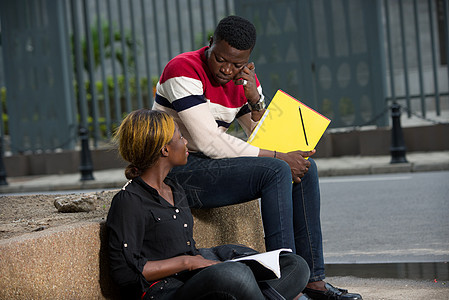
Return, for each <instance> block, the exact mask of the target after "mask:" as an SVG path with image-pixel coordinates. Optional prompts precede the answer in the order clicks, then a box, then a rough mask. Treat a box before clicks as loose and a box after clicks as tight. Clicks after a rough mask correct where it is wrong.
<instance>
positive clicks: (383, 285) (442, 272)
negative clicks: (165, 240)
mask: <svg viewBox="0 0 449 300" xmlns="http://www.w3.org/2000/svg"><path fill="white" fill-rule="evenodd" d="M390 159H391V158H390V157H388V156H375V157H341V158H319V159H316V162H317V165H318V168H319V172H320V176H321V177H327V176H339V175H362V174H384V173H403V172H421V171H441V170H449V150H448V151H442V152H433V153H408V154H407V160H408V163H404V164H390ZM94 177H95V180H93V181H85V182H81V181H80V174H65V175H51V176H34V177H17V178H7V181H8V183H9V184H8V185H7V186H2V187H0V194H3V195H5V194H8V193H36V192H42V191H61V190H79V189H108V188H117V187H120V186H122V185H123V183H124V182H125V181H126V180H125V179H124V175H123V170H122V169H113V170H104V171H96V172H94ZM448 182H449V180H448ZM448 230H449V228H448ZM347 235H348V236H350V232H348V233H347ZM353 267H354V265H351V266H350V265H348V266H347V267H345V266H344V265H341V266H338V265H331V266H329V272H328V273H329V275H330V277H328V279H327V280H328V281H329V282H331V283H333V284H334V285H336V286H341V287H345V288H348V289H350V290H351V291H357V292H359V293H360V294H362V295H363V296H364V299H368V300H369V299H398V300H399V299H435V300H439V299H445V300H447V299H449V282H448V280H449V275H448V273H449V264H448V263H444V262H443V263H441V262H439V263H437V264H434V265H430V266H429V265H424V264H417V265H393V266H391V265H385V266H382V265H358V266H357V265H356V266H355V267H358V268H359V270H358V271H357V272H356V271H353V274H356V275H355V276H340V274H342V271H341V270H349V269H351V268H353ZM376 267H377V268H378V270H377V271H375V272H374V271H373V268H376ZM391 267H393V268H396V269H398V268H399V269H400V271H399V272H396V273H395V275H391V274H390V273H388V272H387V271H388V268H391ZM364 268H366V269H365V270H364ZM401 268H402V269H401ZM410 268H417V270H415V272H411V271H410ZM429 270H430V271H429ZM427 272H429V273H427ZM371 273H372V274H371ZM412 273H413V274H415V275H413V274H412ZM416 274H418V275H416ZM440 278H443V279H442V280H441V279H440Z"/></svg>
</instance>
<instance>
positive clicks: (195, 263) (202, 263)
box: [188, 255, 220, 271]
mask: <svg viewBox="0 0 449 300" xmlns="http://www.w3.org/2000/svg"><path fill="white" fill-rule="evenodd" d="M218 263H220V261H216V260H209V259H205V258H204V257H202V256H201V255H196V256H189V263H188V266H189V271H192V270H196V269H200V268H205V267H209V266H212V265H216V264H218Z"/></svg>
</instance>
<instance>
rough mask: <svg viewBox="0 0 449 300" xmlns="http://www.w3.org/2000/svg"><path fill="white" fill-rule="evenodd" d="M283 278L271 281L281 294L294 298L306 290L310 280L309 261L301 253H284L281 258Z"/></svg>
mask: <svg viewBox="0 0 449 300" xmlns="http://www.w3.org/2000/svg"><path fill="white" fill-rule="evenodd" d="M279 263H280V266H281V278H280V279H277V280H271V281H269V284H270V285H271V286H272V287H273V288H275V289H276V290H277V291H278V292H279V293H280V294H281V295H283V296H284V297H285V298H287V299H292V298H294V297H295V296H296V295H298V294H299V293H300V292H302V291H303V290H304V288H305V287H306V285H307V282H308V281H309V277H310V270H309V266H308V265H307V262H306V261H305V260H304V259H303V258H302V257H301V256H299V255H296V254H293V253H289V254H282V255H281V256H280V258H279Z"/></svg>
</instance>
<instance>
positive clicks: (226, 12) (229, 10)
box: [225, 0, 231, 16]
mask: <svg viewBox="0 0 449 300" xmlns="http://www.w3.org/2000/svg"><path fill="white" fill-rule="evenodd" d="M230 6H231V5H230V4H229V0H225V14H226V16H229V15H230V14H231V7H230Z"/></svg>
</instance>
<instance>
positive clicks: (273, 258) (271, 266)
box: [230, 248, 292, 278]
mask: <svg viewBox="0 0 449 300" xmlns="http://www.w3.org/2000/svg"><path fill="white" fill-rule="evenodd" d="M281 252H292V250H291V249H287V248H283V249H277V250H273V251H268V252H264V253H258V254H253V255H249V256H244V257H239V258H235V259H231V260H230V261H241V262H244V261H245V260H246V261H248V260H253V261H257V262H258V263H259V264H260V265H262V266H263V267H265V268H266V269H268V270H271V271H272V272H273V273H274V274H275V275H276V277H277V278H281V267H280V265H279V254H280V253H281Z"/></svg>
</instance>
